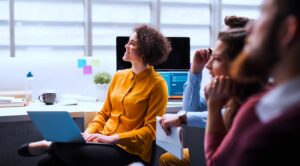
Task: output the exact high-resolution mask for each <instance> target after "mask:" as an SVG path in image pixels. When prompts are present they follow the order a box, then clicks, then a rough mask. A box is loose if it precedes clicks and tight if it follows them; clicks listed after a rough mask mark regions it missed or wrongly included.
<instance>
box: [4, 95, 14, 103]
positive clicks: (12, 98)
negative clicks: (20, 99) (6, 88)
mask: <svg viewBox="0 0 300 166" xmlns="http://www.w3.org/2000/svg"><path fill="white" fill-rule="evenodd" d="M14 99H15V97H8V96H0V103H7V102H12V101H13V100H14Z"/></svg>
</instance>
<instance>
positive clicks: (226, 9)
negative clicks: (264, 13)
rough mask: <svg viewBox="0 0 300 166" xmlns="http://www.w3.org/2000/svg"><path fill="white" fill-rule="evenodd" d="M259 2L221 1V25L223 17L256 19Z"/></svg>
mask: <svg viewBox="0 0 300 166" xmlns="http://www.w3.org/2000/svg"><path fill="white" fill-rule="evenodd" d="M260 4H261V0H243V1H240V0H223V2H222V6H223V10H222V19H221V21H222V23H221V24H222V25H224V18H225V16H229V15H237V16H244V17H249V18H252V19H257V18H258V16H259V5H260Z"/></svg>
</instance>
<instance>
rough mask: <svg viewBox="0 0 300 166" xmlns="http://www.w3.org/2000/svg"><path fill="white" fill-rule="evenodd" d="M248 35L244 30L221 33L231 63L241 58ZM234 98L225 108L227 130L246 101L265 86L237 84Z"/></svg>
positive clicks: (219, 37) (220, 37) (220, 38)
mask: <svg viewBox="0 0 300 166" xmlns="http://www.w3.org/2000/svg"><path fill="white" fill-rule="evenodd" d="M246 37H247V33H246V31H245V30H244V29H243V28H238V29H231V30H227V31H223V32H220V33H219V36H218V40H220V41H222V42H223V43H224V45H225V50H224V51H225V54H226V55H228V57H229V60H230V62H233V60H235V58H236V57H238V56H239V54H240V52H241V51H242V50H243V47H244V44H245V39H246ZM235 86H236V87H235V89H236V91H235V92H234V97H233V98H231V99H230V100H229V101H228V102H227V103H226V106H225V108H227V110H226V112H225V114H224V117H223V118H224V123H225V126H226V128H227V129H229V128H230V127H231V125H232V121H233V119H234V117H235V115H236V113H237V112H238V110H239V108H240V106H241V105H242V104H243V103H244V102H245V101H246V99H247V98H248V97H249V96H251V95H253V94H254V93H257V92H259V91H261V90H262V89H263V87H264V84H262V83H259V82H254V83H239V82H236V83H235Z"/></svg>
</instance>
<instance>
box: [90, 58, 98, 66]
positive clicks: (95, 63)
mask: <svg viewBox="0 0 300 166" xmlns="http://www.w3.org/2000/svg"><path fill="white" fill-rule="evenodd" d="M91 65H92V66H93V67H99V65H100V61H99V59H92V60H91Z"/></svg>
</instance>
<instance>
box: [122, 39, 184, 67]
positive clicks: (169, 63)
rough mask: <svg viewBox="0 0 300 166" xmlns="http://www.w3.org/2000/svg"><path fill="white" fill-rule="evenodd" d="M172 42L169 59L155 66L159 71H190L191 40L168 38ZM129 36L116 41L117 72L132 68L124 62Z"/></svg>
mask: <svg viewBox="0 0 300 166" xmlns="http://www.w3.org/2000/svg"><path fill="white" fill-rule="evenodd" d="M168 39H169V41H170V42H171V46H172V51H171V53H170V55H169V57H168V59H167V60H166V61H165V62H163V63H162V64H159V65H157V66H154V68H155V70H157V71H188V70H189V68H190V38H189V37H168ZM128 40H129V37H128V36H118V37H117V39H116V53H117V70H121V69H127V68H130V67H131V64H130V63H129V62H125V61H123V59H122V57H123V55H124V53H125V44H126V43H127V42H128Z"/></svg>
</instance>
